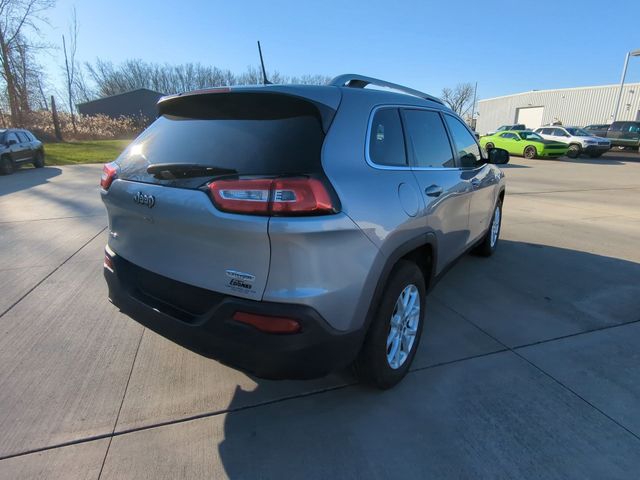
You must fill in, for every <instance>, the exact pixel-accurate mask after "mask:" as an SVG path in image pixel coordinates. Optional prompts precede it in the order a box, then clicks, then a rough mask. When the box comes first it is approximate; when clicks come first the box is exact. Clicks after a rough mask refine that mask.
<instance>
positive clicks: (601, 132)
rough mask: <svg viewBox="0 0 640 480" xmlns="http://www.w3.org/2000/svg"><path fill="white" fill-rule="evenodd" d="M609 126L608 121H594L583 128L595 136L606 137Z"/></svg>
mask: <svg viewBox="0 0 640 480" xmlns="http://www.w3.org/2000/svg"><path fill="white" fill-rule="evenodd" d="M610 126H611V125H610V124H608V123H594V124H593V125H587V126H586V127H584V129H585V130H586V131H587V132H589V133H590V134H591V135H594V136H596V137H606V136H607V130H609V127H610Z"/></svg>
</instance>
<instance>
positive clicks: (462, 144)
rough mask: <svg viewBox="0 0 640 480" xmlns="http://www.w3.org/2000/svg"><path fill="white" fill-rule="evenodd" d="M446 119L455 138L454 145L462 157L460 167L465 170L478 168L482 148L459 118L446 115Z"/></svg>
mask: <svg viewBox="0 0 640 480" xmlns="http://www.w3.org/2000/svg"><path fill="white" fill-rule="evenodd" d="M444 117H445V118H446V119H447V125H448V126H449V131H450V132H451V136H452V137H453V143H454V145H455V148H456V150H457V151H458V156H459V157H460V166H461V167H464V168H468V167H476V166H477V165H478V162H479V161H480V160H481V158H482V157H481V156H480V147H478V143H477V142H476V139H475V137H474V136H473V135H472V134H471V132H469V130H468V129H467V127H466V126H465V125H464V124H463V123H462V122H461V121H460V120H458V119H457V118H454V117H452V116H451V115H445V116H444Z"/></svg>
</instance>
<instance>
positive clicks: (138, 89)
mask: <svg viewBox="0 0 640 480" xmlns="http://www.w3.org/2000/svg"><path fill="white" fill-rule="evenodd" d="M140 91H145V92H152V93H157V94H158V95H162V96H164V95H165V94H164V93H162V92H157V91H155V90H151V89H150V88H134V89H133V90H127V91H126V92H122V93H114V94H113V95H107V96H106V97H100V98H96V99H94V100H89V101H88V102H82V103H76V107H77V106H79V105H88V104H90V103H93V102H99V101H100V100H106V99H108V98H115V97H121V96H122V95H128V94H130V93H133V92H140Z"/></svg>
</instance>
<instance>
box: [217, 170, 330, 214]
mask: <svg viewBox="0 0 640 480" xmlns="http://www.w3.org/2000/svg"><path fill="white" fill-rule="evenodd" d="M209 191H210V193H211V197H212V199H213V203H214V204H215V206H216V207H218V209H220V210H222V211H225V212H230V213H243V214H247V215H276V216H294V215H326V214H331V213H335V212H336V211H337V207H336V205H335V204H334V201H333V200H332V197H331V194H330V193H329V191H328V190H327V187H326V186H325V184H324V183H323V182H322V181H321V180H318V179H316V178H309V177H293V178H289V177H280V178H250V179H225V180H216V181H214V182H211V183H210V184H209Z"/></svg>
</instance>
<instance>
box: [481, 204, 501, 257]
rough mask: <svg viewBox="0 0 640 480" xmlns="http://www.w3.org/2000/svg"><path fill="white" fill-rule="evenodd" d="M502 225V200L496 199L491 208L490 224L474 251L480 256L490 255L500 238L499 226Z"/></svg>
mask: <svg viewBox="0 0 640 480" xmlns="http://www.w3.org/2000/svg"><path fill="white" fill-rule="evenodd" d="M501 226H502V201H498V204H497V205H496V208H495V209H494V210H493V216H492V217H491V225H490V226H489V230H487V233H486V234H485V236H484V238H483V239H482V243H480V245H478V246H477V247H476V249H475V250H474V253H476V254H478V255H480V256H482V257H490V256H491V255H493V252H495V251H496V248H497V246H498V240H499V238H500V228H501Z"/></svg>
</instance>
